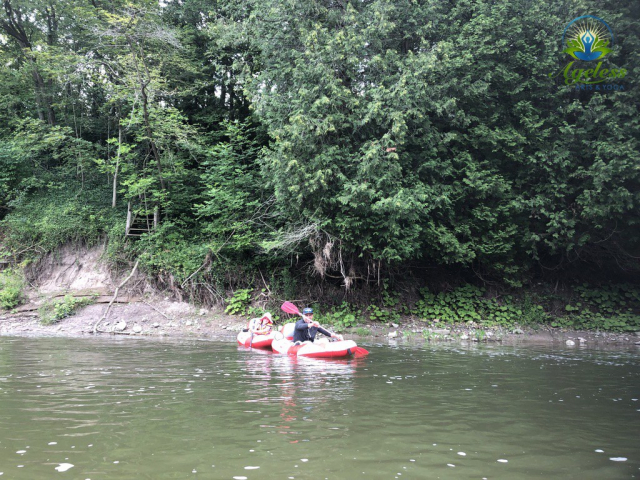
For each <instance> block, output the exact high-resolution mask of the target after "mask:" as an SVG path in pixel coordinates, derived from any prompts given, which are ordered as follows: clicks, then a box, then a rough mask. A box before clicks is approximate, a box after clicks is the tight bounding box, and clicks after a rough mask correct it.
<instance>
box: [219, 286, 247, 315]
mask: <svg viewBox="0 0 640 480" xmlns="http://www.w3.org/2000/svg"><path fill="white" fill-rule="evenodd" d="M250 303H251V289H250V288H239V289H238V290H236V291H235V292H233V297H231V298H229V299H227V308H225V309H224V311H225V313H228V314H230V315H244V314H245V313H246V312H247V307H248V306H249V304H250Z"/></svg>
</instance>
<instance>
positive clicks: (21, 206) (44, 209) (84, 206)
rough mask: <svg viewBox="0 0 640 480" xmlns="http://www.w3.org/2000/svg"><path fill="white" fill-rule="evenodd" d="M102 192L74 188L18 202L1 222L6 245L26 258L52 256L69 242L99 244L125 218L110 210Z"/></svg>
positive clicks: (51, 191) (102, 190)
mask: <svg viewBox="0 0 640 480" xmlns="http://www.w3.org/2000/svg"><path fill="white" fill-rule="evenodd" d="M107 198H108V192H107V191H105V190H104V189H101V188H98V187H96V188H91V189H89V188H87V189H86V190H80V191H75V189H74V188H72V186H71V185H65V188H62V187H60V188H52V189H51V190H50V191H48V192H47V193H42V194H39V195H34V196H30V197H27V198H25V199H21V200H20V201H15V202H14V205H13V207H14V208H13V210H12V211H11V212H10V213H9V214H8V215H7V216H6V217H5V219H4V220H3V221H2V222H0V230H3V233H5V237H4V239H3V244H4V245H5V246H6V247H7V248H8V249H9V250H14V251H20V252H23V254H27V255H28V254H29V253H31V254H32V255H36V254H37V253H42V252H49V251H52V250H53V249H55V248H56V247H58V246H60V245H63V244H65V243H67V242H73V241H82V242H85V243H95V242H97V241H98V240H99V239H100V237H101V236H102V235H103V234H104V233H106V232H107V231H109V230H110V229H111V228H112V227H113V225H114V224H115V223H117V222H118V221H122V223H124V218H125V217H124V214H123V213H122V212H121V211H120V212H118V211H117V210H115V209H112V208H109V206H108V200H107Z"/></svg>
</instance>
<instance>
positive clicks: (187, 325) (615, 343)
mask: <svg viewBox="0 0 640 480" xmlns="http://www.w3.org/2000/svg"><path fill="white" fill-rule="evenodd" d="M94 298H98V299H101V298H104V297H94ZM121 300H122V299H121ZM107 307H108V304H107V303H106V302H105V303H94V304H91V305H88V306H85V307H83V308H80V309H78V310H77V311H76V312H75V313H74V314H73V315H71V316H69V317H66V318H63V319H61V320H59V321H57V322H55V323H52V324H51V325H45V324H43V323H42V321H41V319H40V314H39V313H38V311H37V309H36V308H35V305H33V306H31V307H29V306H28V305H27V306H23V307H22V311H15V312H4V313H0V335H7V336H16V335H17V336H83V335H101V336H107V335H122V336H131V337H159V338H161V337H169V338H199V339H220V340H229V341H233V340H234V339H235V337H236V335H237V332H238V331H240V330H241V329H242V328H244V326H245V325H246V323H247V319H246V318H244V317H240V316H234V315H226V314H225V313H224V312H223V311H222V309H219V308H214V309H206V308H199V307H196V306H194V305H190V304H188V303H186V302H178V301H172V300H171V299H169V298H168V297H164V298H163V297H157V296H155V297H154V296H151V297H147V298H144V299H142V298H140V299H135V300H132V301H127V299H126V298H125V299H124V301H123V302H122V303H114V304H113V305H112V307H111V309H110V311H109V315H108V317H107V318H106V319H105V320H102V321H100V322H99V323H98V325H97V328H96V333H94V327H96V322H98V320H99V319H101V318H102V316H103V315H104V312H105V310H106V309H107ZM281 323H284V320H281ZM329 328H330V327H329ZM342 333H343V334H344V335H345V336H346V337H348V338H355V339H357V340H358V341H362V342H370V343H387V342H391V343H397V342H412V343H421V342H458V343H463V344H464V343H493V344H504V345H513V344H545V345H550V344H554V345H555V344H557V345H563V346H567V347H598V348H600V347H608V348H616V347H620V348H629V347H635V348H638V349H640V335H638V334H637V333H609V332H590V331H576V330H566V329H559V328H556V329H554V328H544V327H539V328H537V329H534V328H528V327H517V328H514V329H506V328H500V327H482V326H474V325H467V324H451V325H447V324H440V323H433V322H423V321H418V320H415V319H412V318H410V317H407V318H401V319H400V320H399V321H398V323H386V324H383V323H377V322H364V323H362V324H360V325H358V326H357V327H354V328H350V329H345V330H344V331H343V332H342Z"/></svg>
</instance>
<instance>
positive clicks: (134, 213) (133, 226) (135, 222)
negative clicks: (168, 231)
mask: <svg viewBox="0 0 640 480" xmlns="http://www.w3.org/2000/svg"><path fill="white" fill-rule="evenodd" d="M142 200H143V203H144V206H143V207H141V208H138V209H134V208H133V207H132V205H131V200H129V203H128V204H127V226H126V229H125V236H127V237H140V236H142V235H143V234H145V233H149V232H151V231H152V230H153V229H155V228H156V227H157V226H158V221H159V216H160V215H159V210H158V206H157V205H156V206H154V207H153V212H151V211H150V209H149V205H148V204H147V199H146V196H145V197H144V198H143V199H142Z"/></svg>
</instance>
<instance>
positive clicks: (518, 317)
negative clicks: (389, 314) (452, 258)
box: [412, 285, 548, 327]
mask: <svg viewBox="0 0 640 480" xmlns="http://www.w3.org/2000/svg"><path fill="white" fill-rule="evenodd" d="M484 293H485V290H484V289H483V288H480V287H476V286H474V285H464V286H462V287H459V288H456V289H454V290H452V291H450V292H440V293H438V294H434V293H432V292H430V291H429V290H428V289H422V290H421V294H422V299H421V300H419V301H418V302H417V303H416V306H415V308H414V310H413V312H412V313H414V314H415V315H417V316H419V317H420V318H422V319H424V320H430V319H435V318H437V319H439V320H442V321H444V322H446V323H457V322H477V323H482V324H483V325H486V326H491V325H501V326H505V327H509V326H513V325H514V324H516V323H539V322H545V321H547V320H548V315H547V314H546V313H545V311H544V308H543V307H542V306H541V305H537V304H535V303H534V302H533V300H532V298H531V297H529V296H525V297H524V299H522V300H516V299H514V297H513V296H511V295H505V296H503V297H501V298H499V299H498V298H485V297H484V296H483V295H484Z"/></svg>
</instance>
